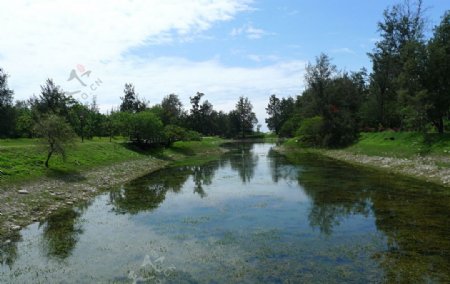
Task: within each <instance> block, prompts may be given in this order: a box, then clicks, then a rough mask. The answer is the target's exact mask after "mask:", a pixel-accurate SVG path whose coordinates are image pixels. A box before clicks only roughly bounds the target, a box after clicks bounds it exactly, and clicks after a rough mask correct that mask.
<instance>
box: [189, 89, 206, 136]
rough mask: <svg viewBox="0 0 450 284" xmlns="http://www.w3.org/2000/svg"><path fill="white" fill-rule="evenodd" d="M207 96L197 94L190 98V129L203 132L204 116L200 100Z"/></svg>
mask: <svg viewBox="0 0 450 284" xmlns="http://www.w3.org/2000/svg"><path fill="white" fill-rule="evenodd" d="M204 95H205V94H203V93H200V92H197V94H196V95H195V96H193V97H190V98H189V99H190V101H191V110H190V114H189V120H190V127H191V128H192V129H193V130H195V131H198V132H201V131H202V126H201V123H202V115H201V112H200V107H201V105H200V100H201V99H202V97H203V96H204Z"/></svg>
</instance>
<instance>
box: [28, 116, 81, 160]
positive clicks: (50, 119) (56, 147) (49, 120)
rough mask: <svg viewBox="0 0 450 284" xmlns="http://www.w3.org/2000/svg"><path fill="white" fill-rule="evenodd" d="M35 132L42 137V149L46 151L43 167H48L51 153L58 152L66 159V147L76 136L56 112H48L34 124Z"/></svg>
mask: <svg viewBox="0 0 450 284" xmlns="http://www.w3.org/2000/svg"><path fill="white" fill-rule="evenodd" d="M35 132H36V134H37V135H38V136H39V137H42V138H43V141H44V149H45V150H46V152H47V160H46V161H45V167H47V168H48V166H49V165H48V162H49V160H50V158H51V157H52V155H53V154H59V155H61V156H62V157H63V160H65V159H66V155H67V148H68V147H69V146H70V145H72V144H73V141H74V139H75V137H76V134H75V132H73V130H72V128H71V127H70V125H69V124H68V123H67V122H66V121H65V120H64V118H62V117H60V116H57V115H56V114H50V115H48V116H44V117H42V118H41V119H40V120H38V121H37V123H36V125H35Z"/></svg>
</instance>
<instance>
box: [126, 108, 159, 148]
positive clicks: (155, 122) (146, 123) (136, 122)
mask: <svg viewBox="0 0 450 284" xmlns="http://www.w3.org/2000/svg"><path fill="white" fill-rule="evenodd" d="M131 124H132V128H133V132H132V138H133V139H134V140H136V141H137V142H138V143H141V141H142V140H145V139H153V138H163V137H164V132H163V124H162V122H161V120H160V119H159V118H158V116H156V115H155V114H154V113H152V112H150V111H141V112H138V113H134V114H132V116H131Z"/></svg>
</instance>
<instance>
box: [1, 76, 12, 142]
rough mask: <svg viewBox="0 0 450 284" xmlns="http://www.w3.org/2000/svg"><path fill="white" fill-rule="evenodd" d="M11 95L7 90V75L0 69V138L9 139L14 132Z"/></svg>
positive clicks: (9, 90) (10, 91)
mask: <svg viewBox="0 0 450 284" xmlns="http://www.w3.org/2000/svg"><path fill="white" fill-rule="evenodd" d="M13 95H14V92H13V91H12V90H11V89H9V88H8V74H6V73H5V72H4V71H3V69H2V68H0V137H10V136H11V135H12V133H13V130H14V108H13Z"/></svg>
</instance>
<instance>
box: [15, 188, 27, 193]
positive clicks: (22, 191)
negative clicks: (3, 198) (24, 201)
mask: <svg viewBox="0 0 450 284" xmlns="http://www.w3.org/2000/svg"><path fill="white" fill-rule="evenodd" d="M17 192H18V193H19V194H28V193H29V192H28V190H26V189H21V190H19V191H17Z"/></svg>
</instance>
